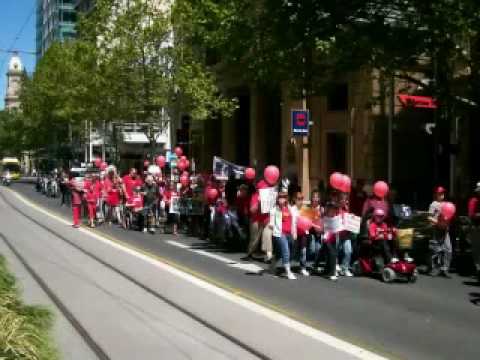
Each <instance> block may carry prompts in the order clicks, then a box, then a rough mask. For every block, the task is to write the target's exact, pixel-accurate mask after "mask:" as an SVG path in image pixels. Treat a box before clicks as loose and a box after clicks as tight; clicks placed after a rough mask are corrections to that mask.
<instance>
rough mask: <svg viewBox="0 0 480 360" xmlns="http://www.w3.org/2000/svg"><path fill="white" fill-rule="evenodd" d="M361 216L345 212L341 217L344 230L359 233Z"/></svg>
mask: <svg viewBox="0 0 480 360" xmlns="http://www.w3.org/2000/svg"><path fill="white" fill-rule="evenodd" d="M361 223H362V218H361V217H359V216H355V215H354V214H345V215H344V218H343V226H344V227H345V230H347V231H350V232H351V233H353V234H360V225H361Z"/></svg>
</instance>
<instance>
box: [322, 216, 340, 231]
mask: <svg viewBox="0 0 480 360" xmlns="http://www.w3.org/2000/svg"><path fill="white" fill-rule="evenodd" d="M323 224H324V230H325V232H332V233H338V232H340V231H342V230H344V227H343V221H342V217H341V216H340V215H337V216H334V217H325V218H324V219H323Z"/></svg>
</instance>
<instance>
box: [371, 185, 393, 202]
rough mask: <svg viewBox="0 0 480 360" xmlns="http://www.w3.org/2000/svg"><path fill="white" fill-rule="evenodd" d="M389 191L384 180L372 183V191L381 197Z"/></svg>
mask: <svg viewBox="0 0 480 360" xmlns="http://www.w3.org/2000/svg"><path fill="white" fill-rule="evenodd" d="M389 191H390V189H389V188H388V184H387V183H386V182H385V181H377V182H376V183H375V184H374V185H373V193H374V194H375V195H376V196H377V197H379V198H381V199H383V198H384V197H385V196H387V194H388V192H389Z"/></svg>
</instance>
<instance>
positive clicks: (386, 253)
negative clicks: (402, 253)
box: [368, 209, 398, 264]
mask: <svg viewBox="0 0 480 360" xmlns="http://www.w3.org/2000/svg"><path fill="white" fill-rule="evenodd" d="M394 236H395V229H392V228H390V227H389V226H388V225H387V223H386V221H385V212H384V211H383V209H376V210H375V211H374V212H373V219H372V221H371V223H370V225H369V227H368V237H369V240H370V241H371V243H372V246H373V248H374V249H376V250H379V251H380V252H381V253H382V255H383V259H384V262H385V264H389V263H395V262H398V259H397V258H396V257H394V256H392V251H393V239H394Z"/></svg>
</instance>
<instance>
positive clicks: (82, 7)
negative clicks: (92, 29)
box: [75, 0, 95, 14]
mask: <svg viewBox="0 0 480 360" xmlns="http://www.w3.org/2000/svg"><path fill="white" fill-rule="evenodd" d="M75 6H76V9H77V11H78V12H79V13H80V12H81V13H84V14H88V13H89V12H90V11H92V10H93V8H94V6H95V0H76V5H75Z"/></svg>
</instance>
